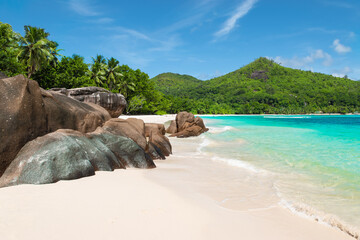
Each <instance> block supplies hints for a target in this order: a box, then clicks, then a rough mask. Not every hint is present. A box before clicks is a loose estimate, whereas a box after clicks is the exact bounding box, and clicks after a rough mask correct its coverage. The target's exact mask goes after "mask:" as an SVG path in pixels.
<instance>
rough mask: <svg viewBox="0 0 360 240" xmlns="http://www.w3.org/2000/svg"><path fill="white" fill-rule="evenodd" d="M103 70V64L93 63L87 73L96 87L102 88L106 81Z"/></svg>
mask: <svg viewBox="0 0 360 240" xmlns="http://www.w3.org/2000/svg"><path fill="white" fill-rule="evenodd" d="M104 68H105V66H104V64H102V63H99V62H96V61H94V63H93V64H92V65H91V68H90V70H89V71H88V72H87V75H88V76H89V77H90V79H91V80H93V81H94V82H95V84H96V86H98V87H103V85H104V83H105V81H106V78H105V70H104Z"/></svg>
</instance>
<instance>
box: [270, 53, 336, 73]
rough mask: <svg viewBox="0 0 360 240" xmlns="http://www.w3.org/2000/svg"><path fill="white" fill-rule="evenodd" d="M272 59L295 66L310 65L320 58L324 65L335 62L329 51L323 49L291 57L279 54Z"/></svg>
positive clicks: (288, 65)
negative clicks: (306, 54) (303, 55)
mask: <svg viewBox="0 0 360 240" xmlns="http://www.w3.org/2000/svg"><path fill="white" fill-rule="evenodd" d="M270 59H273V60H274V61H275V62H277V63H281V64H282V65H284V66H287V67H293V68H303V67H309V65H311V64H314V63H315V62H316V61H318V60H321V61H322V65H324V66H330V65H331V64H332V62H333V59H332V57H331V55H330V54H328V53H327V52H324V51H323V50H322V49H318V50H315V51H313V52H311V53H310V54H309V55H308V56H305V57H297V56H295V57H293V58H290V59H289V58H283V57H280V56H277V57H275V58H270Z"/></svg>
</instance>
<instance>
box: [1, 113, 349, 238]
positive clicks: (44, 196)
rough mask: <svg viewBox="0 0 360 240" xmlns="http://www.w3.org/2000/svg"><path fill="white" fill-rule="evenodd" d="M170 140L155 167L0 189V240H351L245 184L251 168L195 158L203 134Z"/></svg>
mask: <svg viewBox="0 0 360 240" xmlns="http://www.w3.org/2000/svg"><path fill="white" fill-rule="evenodd" d="M141 118H142V119H144V120H145V121H146V122H161V123H162V122H165V121H167V120H171V119H174V118H175V116H173V115H170V116H169V115H168V116H164V117H158V116H143V117H141ZM171 141H172V143H173V149H174V155H173V156H171V157H169V158H168V159H167V160H165V161H156V164H157V166H158V167H157V168H156V169H152V170H139V169H127V170H116V171H114V172H97V173H96V176H93V177H88V178H83V179H79V180H75V181H61V182H58V183H55V184H49V185H22V186H16V187H9V188H2V189H0V216H1V218H0V239H1V240H7V239H36V240H42V239H44V240H45V239H46V240H50V239H61V240H63V239H126V240H130V239H164V240H165V239H166V240H168V239H171V240H172V239H181V240H184V239H195V240H201V239H204V240H205V239H206V240H210V239H226V240H227V239H237V240H238V239H270V240H271V239H274V240H275V239H276V240H281V239H284V240H285V239H286V240H291V239H306V240H309V239H316V240H318V239H328V240H330V239H334V240H335V239H336V240H339V239H353V238H351V237H349V236H348V235H347V234H345V233H343V232H341V231H339V230H337V229H334V228H331V227H329V226H327V225H324V224H320V223H317V222H315V221H313V220H311V219H307V218H303V217H300V216H298V215H296V214H294V213H292V212H290V211H289V210H287V209H285V208H283V207H281V206H279V204H278V203H277V201H278V199H277V197H276V196H273V195H271V193H269V192H267V189H268V186H267V185H266V182H262V178H261V176H259V177H258V179H259V181H258V183H257V184H252V185H249V184H248V182H247V179H248V176H247V175H249V174H253V176H254V174H256V173H246V172H244V171H241V170H239V169H237V168H233V167H229V166H227V165H225V164H223V163H219V162H214V161H210V160H208V159H206V158H204V157H203V156H201V155H195V154H194V152H195V151H196V147H197V145H196V142H197V141H200V138H198V139H196V138H192V139H171Z"/></svg>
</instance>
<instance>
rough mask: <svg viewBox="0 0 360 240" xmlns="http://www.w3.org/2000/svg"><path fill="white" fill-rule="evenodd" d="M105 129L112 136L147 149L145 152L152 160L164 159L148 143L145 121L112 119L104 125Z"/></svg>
mask: <svg viewBox="0 0 360 240" xmlns="http://www.w3.org/2000/svg"><path fill="white" fill-rule="evenodd" d="M103 129H104V130H105V131H107V132H110V133H112V134H115V135H119V136H124V137H128V138H130V139H132V140H133V141H135V142H136V143H137V144H138V145H139V146H140V147H141V148H143V149H145V152H147V153H148V154H149V155H150V156H151V158H152V159H164V156H163V154H159V151H158V150H157V149H155V147H154V146H153V145H151V144H149V143H148V141H147V139H146V136H145V123H144V121H143V120H140V119H136V118H128V119H126V120H124V119H120V118H112V119H110V120H109V121H107V122H106V123H105V124H104V126H103Z"/></svg>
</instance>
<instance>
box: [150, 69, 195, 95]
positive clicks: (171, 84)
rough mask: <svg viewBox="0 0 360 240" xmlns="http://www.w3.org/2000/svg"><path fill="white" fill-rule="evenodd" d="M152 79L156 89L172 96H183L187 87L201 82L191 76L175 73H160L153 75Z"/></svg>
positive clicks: (192, 86) (190, 87) (193, 86)
mask: <svg viewBox="0 0 360 240" xmlns="http://www.w3.org/2000/svg"><path fill="white" fill-rule="evenodd" d="M152 81H154V82H155V88H156V89H157V90H159V91H160V92H162V93H164V94H167V95H173V96H184V95H186V93H185V92H186V91H187V90H188V89H193V88H196V87H197V86H199V85H200V84H201V83H202V81H201V80H199V79H197V78H195V77H193V76H190V75H181V74H176V73H162V74H159V75H157V76H156V77H154V78H153V79H152Z"/></svg>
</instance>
